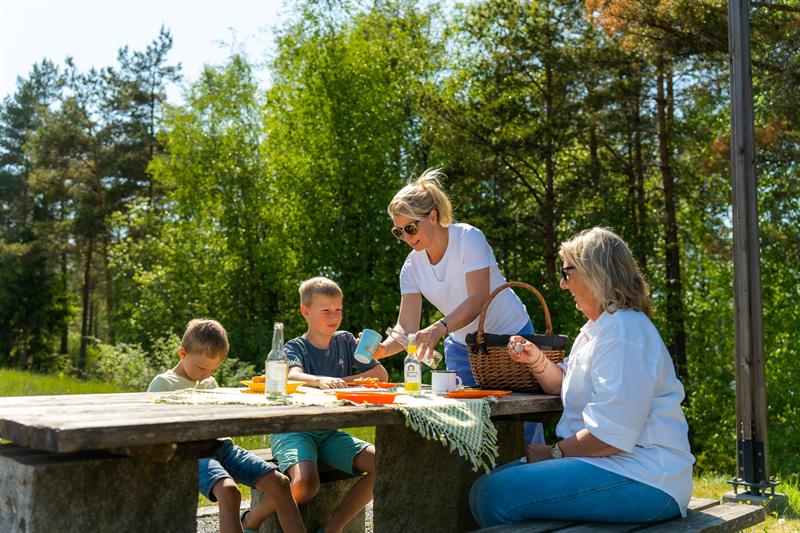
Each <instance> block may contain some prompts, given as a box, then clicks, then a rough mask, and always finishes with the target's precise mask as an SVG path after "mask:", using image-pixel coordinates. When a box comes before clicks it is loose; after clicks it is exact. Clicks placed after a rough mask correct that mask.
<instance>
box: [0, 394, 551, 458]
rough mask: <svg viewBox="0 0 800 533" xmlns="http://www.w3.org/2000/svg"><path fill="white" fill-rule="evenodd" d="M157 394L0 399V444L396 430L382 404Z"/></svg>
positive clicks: (531, 407)
mask: <svg viewBox="0 0 800 533" xmlns="http://www.w3.org/2000/svg"><path fill="white" fill-rule="evenodd" d="M156 397H157V393H144V392H140V393H128V394H79V395H63V396H13V397H5V398H0V438H3V439H6V440H9V441H11V442H13V443H15V444H18V445H20V446H24V447H26V448H32V449H36V450H45V451H51V452H74V451H81V450H102V449H111V448H118V447H135V446H146V445H153V444H165V443H180V442H192V441H202V440H209V439H216V438H219V437H226V436H241V435H260V434H265V433H284V432H287V431H309V430H321V429H337V428H345V427H360V426H376V425H389V424H402V423H404V419H403V416H402V414H400V413H399V412H397V411H396V410H394V409H392V408H391V407H388V406H380V405H363V406H356V405H353V406H331V407H327V406H325V407H322V406H309V407H305V406H251V405H183V404H166V403H155V398H156ZM561 410H562V405H561V399H560V398H559V397H558V396H549V395H544V394H524V393H513V394H510V395H508V396H505V397H503V398H500V399H498V401H497V403H494V404H492V416H493V417H496V416H513V415H523V416H524V415H532V414H533V415H536V414H541V415H546V414H555V413H559V412H561Z"/></svg>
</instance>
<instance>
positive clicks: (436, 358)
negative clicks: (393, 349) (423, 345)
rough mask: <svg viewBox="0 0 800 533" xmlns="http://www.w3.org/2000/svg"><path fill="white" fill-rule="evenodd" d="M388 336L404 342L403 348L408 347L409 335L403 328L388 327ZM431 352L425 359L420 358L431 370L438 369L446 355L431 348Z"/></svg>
mask: <svg viewBox="0 0 800 533" xmlns="http://www.w3.org/2000/svg"><path fill="white" fill-rule="evenodd" d="M398 327H399V326H398ZM386 336H387V337H391V338H393V339H394V340H396V341H397V342H399V343H400V344H402V345H403V348H406V347H408V336H407V335H406V334H405V333H404V332H403V331H402V330H397V329H395V328H392V327H389V328H386ZM429 353H430V356H429V357H426V358H424V359H420V362H421V363H425V364H426V365H428V366H429V367H430V368H431V370H436V367H438V366H439V363H441V362H442V359H444V357H442V354H440V353H439V352H437V351H436V350H431V351H430V352H429Z"/></svg>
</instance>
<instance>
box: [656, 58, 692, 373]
mask: <svg viewBox="0 0 800 533" xmlns="http://www.w3.org/2000/svg"><path fill="white" fill-rule="evenodd" d="M656 63H657V64H656V66H657V85H658V89H657V91H658V94H657V97H656V105H657V113H658V146H659V162H660V169H661V180H662V184H663V190H664V215H665V224H664V248H665V250H664V251H665V254H664V255H665V264H664V266H665V270H666V276H665V279H666V297H667V323H668V324H669V333H670V335H669V337H670V338H669V349H670V353H671V354H672V357H673V362H674V364H675V370H676V372H677V374H678V377H679V378H680V379H681V380H682V381H683V382H686V378H687V377H688V373H687V368H686V326H685V324H684V312H683V300H682V296H683V295H682V292H683V291H682V288H681V264H680V248H679V243H678V222H677V197H676V195H677V193H676V192H675V178H674V176H673V174H672V168H671V164H670V152H671V146H670V141H671V139H670V133H671V132H670V123H671V122H672V120H673V116H674V111H673V103H672V100H673V98H672V71H671V69H670V68H669V65H667V64H665V61H664V58H663V56H659V57H658V58H657V60H656Z"/></svg>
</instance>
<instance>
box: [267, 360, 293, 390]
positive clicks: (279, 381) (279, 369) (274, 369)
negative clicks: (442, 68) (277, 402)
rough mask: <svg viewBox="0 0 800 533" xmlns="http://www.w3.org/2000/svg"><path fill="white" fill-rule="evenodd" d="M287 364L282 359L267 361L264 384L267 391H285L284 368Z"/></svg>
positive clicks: (285, 368)
mask: <svg viewBox="0 0 800 533" xmlns="http://www.w3.org/2000/svg"><path fill="white" fill-rule="evenodd" d="M287 367H288V365H287V364H286V363H285V362H283V361H270V362H268V363H267V376H266V386H265V387H264V388H265V389H266V391H267V392H270V393H273V394H276V393H277V394H283V393H285V392H286V370H287Z"/></svg>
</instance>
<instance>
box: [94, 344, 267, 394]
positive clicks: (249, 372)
mask: <svg viewBox="0 0 800 533" xmlns="http://www.w3.org/2000/svg"><path fill="white" fill-rule="evenodd" d="M152 346H153V348H152V351H151V353H149V354H148V353H147V352H145V350H144V349H143V348H142V347H141V346H140V345H138V344H128V343H120V344H115V345H110V344H98V345H96V346H92V347H91V349H90V357H89V358H88V359H89V362H90V364H89V368H88V373H89V374H90V376H92V377H94V378H96V379H99V380H101V381H105V382H107V383H113V384H114V385H115V386H116V387H118V388H120V389H122V390H130V391H144V390H147V386H148V385H149V384H150V382H151V381H152V380H153V378H154V377H156V375H158V374H160V373H162V372H165V371H166V370H167V369H169V368H172V367H174V366H175V364H176V363H177V360H178V348H179V347H180V338H179V337H178V336H177V335H168V336H165V337H161V338H159V339H156V340H155V341H153V343H152ZM253 374H254V367H253V365H250V364H246V363H243V362H241V361H239V360H238V359H234V358H231V357H229V358H227V359H226V360H225V362H223V363H222V365H220V367H219V369H218V370H217V372H216V373H215V375H214V377H215V378H216V379H217V382H218V383H219V384H220V386H223V387H225V386H228V387H236V386H238V385H239V381H241V380H243V379H249V378H250V377H252V376H253Z"/></svg>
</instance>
